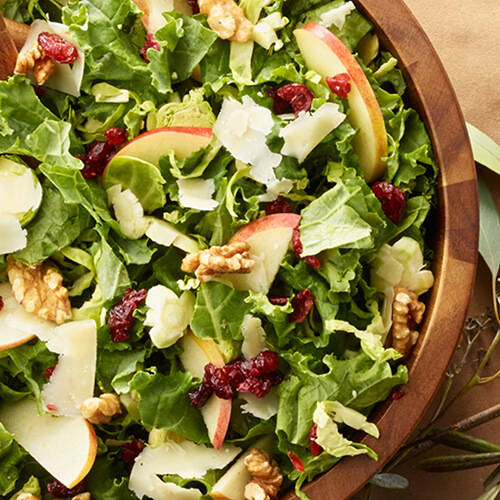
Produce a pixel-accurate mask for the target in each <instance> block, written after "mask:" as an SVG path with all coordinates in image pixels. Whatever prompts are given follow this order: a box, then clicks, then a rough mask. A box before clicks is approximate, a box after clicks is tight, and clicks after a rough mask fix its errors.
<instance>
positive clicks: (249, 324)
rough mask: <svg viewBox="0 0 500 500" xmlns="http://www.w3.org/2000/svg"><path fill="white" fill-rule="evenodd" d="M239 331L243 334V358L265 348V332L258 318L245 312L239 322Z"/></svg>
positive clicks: (250, 356) (251, 356)
mask: <svg viewBox="0 0 500 500" xmlns="http://www.w3.org/2000/svg"><path fill="white" fill-rule="evenodd" d="M241 333H242V335H243V343H242V345H241V353H242V354H243V357H244V358H245V359H250V358H253V357H255V356H257V354H259V353H260V352H261V351H263V350H264V349H265V348H266V332H265V330H264V328H262V321H261V320H260V318H257V317H255V316H252V315H251V314H245V316H244V317H243V321H242V322H241Z"/></svg>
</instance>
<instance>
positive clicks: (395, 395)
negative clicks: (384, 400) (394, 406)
mask: <svg viewBox="0 0 500 500" xmlns="http://www.w3.org/2000/svg"><path fill="white" fill-rule="evenodd" d="M404 395H405V393H404V392H403V391H396V392H393V393H392V395H391V398H392V399H395V400H396V399H401V398H402V397H403V396H404Z"/></svg>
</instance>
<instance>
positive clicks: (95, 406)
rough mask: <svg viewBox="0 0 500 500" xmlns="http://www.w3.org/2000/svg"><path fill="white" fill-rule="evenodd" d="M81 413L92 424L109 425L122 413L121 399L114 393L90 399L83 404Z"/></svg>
mask: <svg viewBox="0 0 500 500" xmlns="http://www.w3.org/2000/svg"><path fill="white" fill-rule="evenodd" d="M81 412H82V415H83V417H84V418H86V419H87V420H88V421H89V422H90V423H91V424H107V423H108V422H109V421H110V420H111V419H112V418H113V417H114V416H115V415H117V414H118V413H121V406H120V398H119V397H118V396H117V395H116V394H112V393H105V394H101V395H100V396H99V397H98V398H88V399H86V400H85V401H84V402H83V404H82V408H81Z"/></svg>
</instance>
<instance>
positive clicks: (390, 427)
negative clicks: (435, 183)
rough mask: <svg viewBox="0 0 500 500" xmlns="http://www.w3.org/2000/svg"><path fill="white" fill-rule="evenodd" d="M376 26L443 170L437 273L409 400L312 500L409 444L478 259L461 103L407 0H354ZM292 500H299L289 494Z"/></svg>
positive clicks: (387, 415)
mask: <svg viewBox="0 0 500 500" xmlns="http://www.w3.org/2000/svg"><path fill="white" fill-rule="evenodd" d="M354 3H355V4H356V6H357V7H358V9H359V10H360V12H361V13H362V14H364V15H365V16H366V17H367V18H368V19H369V20H370V21H371V22H372V23H373V24H374V26H375V31H376V33H377V34H378V36H379V37H380V41H381V45H382V47H383V48H384V49H385V50H388V51H389V52H391V53H392V54H393V55H394V56H396V57H397V59H398V60H399V68H400V69H401V70H402V71H403V74H404V76H405V80H406V82H407V85H408V97H409V104H410V105H411V106H412V107H414V108H415V109H416V110H417V111H418V112H419V114H420V116H421V118H422V120H423V121H424V123H425V125H426V128H427V131H428V133H429V135H430V138H431V141H432V145H433V148H434V153H435V157H436V162H437V164H438V167H439V172H440V177H439V190H438V214H439V215H438V216H437V219H438V220H436V221H433V222H435V225H436V229H435V242H434V243H433V247H434V249H435V259H434V264H433V265H434V269H433V271H434V274H435V277H436V282H435V284H434V287H433V288H432V290H431V291H430V292H429V293H428V294H427V300H426V302H427V312H426V315H425V320H424V323H423V324H422V325H421V330H420V331H421V334H420V338H419V341H418V343H417V345H416V346H415V349H414V351H413V353H412V355H411V357H410V358H409V360H408V367H409V383H408V384H407V385H406V386H404V388H403V391H404V397H402V398H400V399H397V400H392V399H391V400H388V401H386V402H385V403H383V404H381V405H380V407H379V408H378V409H377V410H376V411H375V412H374V414H372V416H371V417H370V420H372V421H374V422H375V423H376V424H377V426H378V428H379V429H380V438H379V439H374V438H372V437H370V436H367V435H366V434H363V436H361V435H360V436H359V439H356V436H355V438H354V439H355V440H359V441H360V442H362V443H365V444H366V445H368V446H370V447H371V448H373V449H374V450H375V451H376V452H377V454H378V456H379V459H378V461H375V460H372V459H371V458H369V457H367V456H366V455H360V456H357V457H349V458H346V459H343V460H341V461H340V462H339V463H338V464H337V465H336V466H335V467H334V468H333V469H331V470H330V471H329V472H327V473H325V474H323V475H322V476H319V477H318V478H317V479H316V480H314V481H313V482H312V483H310V484H309V485H307V486H305V487H304V489H303V491H304V492H305V493H306V494H307V495H308V496H309V497H310V498H311V499H313V500H325V499H328V500H344V499H348V498H350V497H351V496H352V495H354V494H355V493H356V492H357V491H359V490H360V489H361V488H362V487H363V486H364V485H365V484H366V483H367V482H368V481H369V480H370V479H371V478H372V477H373V476H374V475H375V474H376V473H377V472H379V471H380V470H381V469H382V468H383V467H384V465H385V464H387V462H388V461H389V460H390V459H391V457H392V456H394V454H395V453H396V452H397V451H398V449H399V448H400V447H401V446H402V445H403V444H404V443H405V441H406V440H407V439H408V438H409V436H410V434H411V433H412V431H413V430H414V429H415V428H416V426H417V424H418V423H419V421H420V420H421V418H422V417H423V415H424V413H425V411H426V410H427V408H428V407H429V405H430V403H431V401H432V399H433V397H434V396H435V394H436V392H437V391H438V389H439V387H440V385H441V383H442V381H443V379H444V376H445V374H446V370H447V367H448V364H449V362H450V360H451V357H452V355H453V353H454V351H455V349H456V346H457V344H458V342H459V340H460V338H461V334H462V328H463V325H464V322H465V319H466V315H467V309H468V305H469V300H470V296H471V292H472V289H473V285H474V278H475V272H476V263H477V258H478V251H477V249H478V234H479V210H478V196H477V179H476V169H475V164H474V160H473V157H472V151H471V147H470V143H469V139H468V135H467V131H466V127H465V123H464V119H463V115H462V112H461V110H460V107H459V104H458V101H457V99H456V96H455V94H454V91H453V88H452V86H451V83H450V81H449V79H448V76H447V75H446V72H445V70H444V68H443V66H442V64H441V62H440V60H439V58H438V56H437V54H436V52H435V50H434V48H433V47H432V45H431V43H430V41H429V39H428V38H427V36H426V35H425V33H424V31H423V30H422V28H421V27H420V25H419V24H418V22H417V21H416V19H415V18H414V17H413V15H412V13H411V12H410V10H409V9H408V7H406V5H405V4H404V2H403V1H402V0H384V1H380V0H354ZM285 498H286V499H287V500H291V499H295V498H297V497H296V496H295V495H294V494H293V493H289V494H288V495H287V496H286V497H285Z"/></svg>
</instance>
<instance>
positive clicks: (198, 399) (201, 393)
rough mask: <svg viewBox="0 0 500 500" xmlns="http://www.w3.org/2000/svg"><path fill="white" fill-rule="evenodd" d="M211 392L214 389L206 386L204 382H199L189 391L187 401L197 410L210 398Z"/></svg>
mask: <svg viewBox="0 0 500 500" xmlns="http://www.w3.org/2000/svg"><path fill="white" fill-rule="evenodd" d="M213 393H214V390H213V389H212V388H211V387H208V386H206V385H205V384H200V385H199V386H198V387H195V388H194V389H191V390H190V391H189V393H188V397H189V402H190V403H191V406H194V407H195V408H196V409H198V410H199V409H200V408H201V407H202V406H204V405H205V403H206V402H207V401H208V400H209V399H210V396H211V395H212V394H213Z"/></svg>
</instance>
